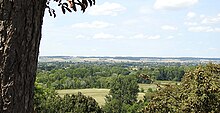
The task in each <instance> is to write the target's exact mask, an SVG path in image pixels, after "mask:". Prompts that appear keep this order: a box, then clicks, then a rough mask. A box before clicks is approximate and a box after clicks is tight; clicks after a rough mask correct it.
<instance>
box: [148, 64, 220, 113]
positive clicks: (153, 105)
mask: <svg viewBox="0 0 220 113" xmlns="http://www.w3.org/2000/svg"><path fill="white" fill-rule="evenodd" d="M219 88H220V65H217V64H208V65H207V66H205V67H202V66H199V67H198V68H197V69H195V70H194V71H191V72H188V73H186V74H185V76H184V78H183V80H182V83H181V84H179V85H175V86H172V85H167V86H166V87H165V88H162V89H161V90H160V91H158V92H157V93H156V95H155V96H154V97H153V99H152V100H151V101H150V103H149V104H148V105H147V107H146V109H145V110H144V112H151V113H155V112H157V113H158V112H160V113H165V112H166V113H167V112H172V113H176V112H177V113H180V112H205V113H208V112H210V113H218V112H219V111H220V89H219Z"/></svg>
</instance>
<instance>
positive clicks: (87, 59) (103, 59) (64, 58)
mask: <svg viewBox="0 0 220 113" xmlns="http://www.w3.org/2000/svg"><path fill="white" fill-rule="evenodd" d="M39 62H180V63H181V62H194V63H208V62H214V63H220V58H196V57H84V56H77V57H73V56H40V57H39Z"/></svg>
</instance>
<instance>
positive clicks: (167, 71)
mask: <svg viewBox="0 0 220 113" xmlns="http://www.w3.org/2000/svg"><path fill="white" fill-rule="evenodd" d="M157 81H179V82H178V84H166V85H160V84H157V83H158V82H157ZM140 83H141V84H157V85H158V88H157V89H156V90H152V89H150V88H149V89H148V90H147V91H142V90H143V89H140V88H139V86H138V84H140ZM35 84H36V85H35V111H37V112H43V113H44V112H47V113H54V112H60V113H63V112H73V113H78V112H94V113H101V112H105V113H138V112H146V113H147V112H151V113H155V112H158V113H164V112H213V113H217V111H219V108H220V93H219V92H220V91H219V87H220V65H217V64H207V65H199V66H194V65H191V64H189V65H181V64H175V63H172V64H166V63H165V64H143V63H139V64H138V63H103V62H102V63H100V62H86V63H85V62H84V63H73V62H47V63H45V62H44V63H39V64H38V73H37V79H36V83H35ZM83 88H108V89H110V91H109V94H108V95H106V97H105V101H106V103H105V105H104V106H99V105H98V103H97V102H96V101H95V99H93V98H92V97H87V96H84V95H83V94H82V93H80V92H79V93H78V94H75V95H68V94H67V95H65V96H64V97H61V96H60V95H59V94H58V93H56V91H55V90H57V89H83ZM138 92H145V96H144V99H143V100H137V95H138Z"/></svg>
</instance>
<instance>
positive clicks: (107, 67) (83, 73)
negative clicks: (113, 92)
mask: <svg viewBox="0 0 220 113" xmlns="http://www.w3.org/2000/svg"><path fill="white" fill-rule="evenodd" d="M136 64H137V63H134V64H132V63H116V64H115V63H92V62H90V63H67V62H64V63H60V62H55V63H39V68H38V74H37V80H36V81H37V82H38V83H42V84H45V85H46V86H47V87H53V88H55V89H82V88H109V87H110V83H111V78H112V77H114V76H118V75H122V76H134V77H135V78H136V79H137V82H138V83H147V84H149V83H153V82H154V81H155V80H166V81H167V80H168V81H180V80H181V78H182V77H183V75H184V74H185V72H186V71H187V70H190V69H192V68H194V66H182V65H179V64H177V65H176V66H175V65H174V64H172V65H171V66H169V65H168V64H167V65H158V64H151V65H146V64H138V65H136Z"/></svg>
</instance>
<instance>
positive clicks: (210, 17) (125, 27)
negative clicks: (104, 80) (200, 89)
mask: <svg viewBox="0 0 220 113" xmlns="http://www.w3.org/2000/svg"><path fill="white" fill-rule="evenodd" d="M219 4H220V0H96V5H95V6H92V7H90V8H88V9H87V10H86V12H85V13H82V12H80V11H79V12H76V13H75V12H74V13H67V14H65V15H64V14H62V12H61V9H60V7H58V6H57V5H56V4H54V3H51V6H52V7H53V8H54V9H55V10H56V14H57V17H56V18H53V17H51V16H49V13H48V11H47V10H46V12H45V16H44V22H43V31H42V39H41V45H40V56H133V57H137V56H141V57H220V44H219V43H220V7H219Z"/></svg>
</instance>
